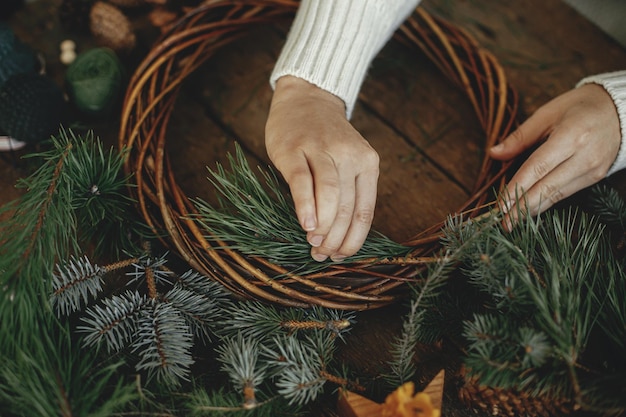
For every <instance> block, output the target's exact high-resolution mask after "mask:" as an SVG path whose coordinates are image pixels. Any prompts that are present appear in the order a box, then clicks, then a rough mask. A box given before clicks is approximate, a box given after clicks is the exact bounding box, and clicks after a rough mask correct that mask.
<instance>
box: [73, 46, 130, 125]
mask: <svg viewBox="0 0 626 417" xmlns="http://www.w3.org/2000/svg"><path fill="white" fill-rule="evenodd" d="M123 79H124V67H123V66H122V63H121V62H120V60H119V59H118V58H117V55H115V52H113V51H112V50H111V49H108V48H94V49H90V50H89V51H86V52H84V53H82V54H80V55H78V57H77V58H76V60H75V61H74V62H73V63H72V64H71V65H70V66H69V67H68V69H67V72H66V73H65V82H66V88H67V93H68V96H69V98H70V100H71V101H72V103H73V104H74V105H75V106H76V108H77V109H78V110H80V111H81V112H83V113H86V114H89V115H92V116H106V115H108V114H109V113H110V112H111V110H112V109H113V108H114V107H115V105H116V104H117V101H118V99H119V97H120V93H121V91H122V83H123Z"/></svg>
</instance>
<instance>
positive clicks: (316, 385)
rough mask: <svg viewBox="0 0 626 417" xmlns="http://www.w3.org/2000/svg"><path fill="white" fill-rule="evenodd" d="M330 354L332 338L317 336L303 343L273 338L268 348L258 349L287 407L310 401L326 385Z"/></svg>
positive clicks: (294, 338)
mask: <svg viewBox="0 0 626 417" xmlns="http://www.w3.org/2000/svg"><path fill="white" fill-rule="evenodd" d="M314 335H315V333H314ZM332 351H333V343H332V337H329V336H326V337H324V336H322V335H321V334H320V333H317V337H306V338H304V339H298V338H296V337H293V336H291V337H290V336H282V337H275V338H274V339H273V343H272V345H271V346H269V345H263V346H262V355H263V356H264V357H265V358H266V360H267V362H268V364H269V366H270V367H271V375H272V377H273V378H274V379H275V384H276V387H277V389H278V393H279V394H280V395H282V396H284V397H285V398H286V399H287V400H288V401H289V404H298V405H303V404H306V403H308V402H310V401H313V400H315V399H316V398H317V396H318V395H320V394H321V393H322V391H323V388H324V385H325V383H326V381H328V376H326V364H328V363H330V360H331V354H332Z"/></svg>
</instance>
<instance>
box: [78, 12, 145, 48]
mask: <svg viewBox="0 0 626 417" xmlns="http://www.w3.org/2000/svg"><path fill="white" fill-rule="evenodd" d="M89 25H90V28H91V33H92V34H93V35H94V37H95V38H96V40H97V41H98V43H99V44H100V45H101V46H106V47H108V48H111V49H113V50H114V51H116V52H128V51H131V50H132V49H133V48H134V47H135V43H136V42H137V38H136V37H135V33H134V32H133V28H132V25H131V23H130V20H128V18H127V17H126V16H125V15H124V13H122V11H121V10H120V9H118V8H117V7H116V6H114V5H112V4H108V3H105V2H102V1H98V2H96V3H94V5H93V6H92V8H91V13H90V14H89Z"/></svg>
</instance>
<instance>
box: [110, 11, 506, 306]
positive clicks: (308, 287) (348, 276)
mask: <svg viewBox="0 0 626 417" xmlns="http://www.w3.org/2000/svg"><path fill="white" fill-rule="evenodd" d="M297 7H298V2H297V1H295V0H247V1H226V0H221V1H214V2H210V3H209V4H204V5H202V6H200V7H198V8H197V9H195V10H193V11H192V12H190V13H189V14H187V15H186V16H184V17H183V18H182V19H181V20H180V21H179V22H178V23H177V24H176V25H175V26H174V27H173V28H172V30H171V31H170V32H169V33H168V34H166V35H165V36H164V37H163V38H162V39H161V40H160V41H159V42H158V43H157V45H156V46H155V47H154V48H153V49H152V50H151V51H150V53H149V54H148V55H147V56H146V58H145V59H144V60H143V62H142V63H141V64H140V65H139V67H138V68H137V70H136V72H135V74H134V75H133V77H132V79H131V80H130V84H129V87H128V90H127V93H126V97H125V103H124V108H123V111H122V121H121V128H120V134H119V144H120V148H127V149H129V151H130V152H129V153H128V158H127V160H126V165H125V168H126V171H127V172H128V173H131V174H133V179H134V181H135V182H136V184H135V185H136V187H132V188H131V192H133V193H134V197H135V198H136V200H137V202H138V206H139V210H140V211H141V214H142V215H143V217H144V218H145V220H146V222H147V223H148V224H149V225H150V226H151V227H152V228H154V229H155V230H157V231H162V230H166V231H167V237H166V238H164V239H163V242H164V243H165V244H166V245H168V246H171V247H173V248H174V250H175V251H176V252H177V253H178V254H180V256H182V257H183V258H184V260H185V261H186V262H188V263H189V265H190V266H191V267H192V268H194V269H196V270H198V271H199V272H201V273H203V274H205V275H208V276H210V277H212V278H213V279H215V280H217V281H219V282H221V283H222V284H224V285H225V286H226V287H227V288H229V289H230V290H231V291H233V292H234V293H236V294H239V295H242V296H245V297H249V298H256V299H260V300H264V301H268V302H273V303H279V304H282V305H286V306H298V307H308V306H311V305H320V306H323V307H328V308H335V309H349V310H366V309H371V308H377V307H381V306H383V305H386V304H389V303H391V302H393V301H394V300H396V299H397V298H398V297H399V296H400V292H401V290H402V287H403V286H404V285H405V283H406V282H407V281H410V280H412V279H415V277H416V276H417V275H418V273H419V271H420V270H421V269H422V268H424V265H425V263H427V262H430V261H431V260H432V258H430V257H429V256H430V255H432V254H433V253H434V252H435V250H436V249H437V247H438V240H439V232H440V229H441V227H442V226H443V222H442V223H439V224H435V225H433V226H432V227H430V228H428V229H427V230H425V231H422V232H421V233H418V234H417V235H416V236H415V237H414V238H413V239H411V240H410V241H409V242H406V245H407V246H409V247H411V248H412V252H411V257H410V259H407V260H406V261H403V260H402V259H393V260H382V261H375V260H373V261H372V262H359V263H353V264H341V265H330V266H329V267H328V268H327V269H325V270H323V271H322V272H317V273H311V274H309V275H298V274H295V273H291V272H290V271H288V270H286V269H284V268H282V267H280V266H278V265H275V264H273V263H271V262H270V261H268V260H267V259H263V258H260V257H246V256H244V255H243V254H241V253H238V252H236V251H234V250H231V249H229V248H228V247H227V245H226V243H223V242H219V241H218V242H217V243H216V242H214V241H211V242H209V241H208V240H207V239H206V238H205V237H204V236H203V235H204V233H205V231H204V230H201V229H200V228H199V226H198V225H197V224H196V223H195V222H194V221H193V220H191V219H190V217H191V215H193V214H195V209H194V207H193V204H192V203H191V202H190V199H189V198H188V197H187V196H186V195H185V194H184V192H183V191H182V190H181V188H180V187H179V186H178V184H177V182H176V178H175V173H174V170H173V168H172V166H171V165H170V162H169V160H168V158H167V155H166V152H165V142H166V140H167V138H166V131H167V125H168V121H169V119H170V116H171V113H172V110H173V107H174V102H175V100H176V97H177V94H178V91H179V89H180V87H181V84H182V83H183V81H184V80H185V78H186V77H187V76H188V75H189V74H191V73H192V72H193V71H194V70H195V69H197V68H198V67H199V66H200V65H202V63H204V62H205V61H206V60H207V59H208V58H210V57H211V56H212V55H213V53H214V52H215V51H217V50H218V49H219V48H222V47H225V46H227V45H228V44H230V43H231V42H233V41H234V40H235V39H238V38H239V37H241V36H244V35H246V34H247V33H248V32H249V30H250V29H251V28H253V27H254V26H256V25H259V24H272V23H276V22H279V21H281V20H285V19H289V18H291V17H292V16H293V14H294V13H295V11H296V10H297ZM396 38H397V39H398V40H399V41H400V42H402V43H404V44H406V45H407V46H408V47H409V48H410V49H411V50H413V51H421V52H422V53H425V54H426V55H427V56H428V57H429V59H430V60H432V61H433V63H435V64H436V65H437V66H438V67H439V68H440V69H441V71H442V72H443V74H444V75H445V76H446V77H447V78H448V79H449V80H450V81H451V82H452V83H454V84H456V85H458V86H459V87H460V88H462V90H463V91H464V92H465V93H466V95H467V97H468V99H469V100H470V102H471V104H472V106H473V108H474V110H475V112H476V116H477V117H478V119H479V121H480V123H481V125H482V127H483V129H484V131H485V137H486V140H485V144H484V145H485V148H488V147H490V146H492V145H493V144H495V143H496V142H498V141H499V140H501V139H502V138H504V137H505V136H506V135H507V133H508V132H510V131H511V129H512V128H513V126H514V124H515V117H516V114H517V96H516V94H515V93H514V91H513V90H512V89H511V88H510V87H509V86H508V84H507V80H506V76H505V74H504V71H503V70H502V68H501V67H500V65H499V64H498V62H497V60H496V59H495V58H494V57H493V56H492V55H491V54H490V53H489V52H487V51H485V50H483V49H481V48H480V47H479V46H478V45H477V44H476V42H475V41H474V40H473V39H472V38H471V37H470V36H469V35H468V34H467V33H465V32H464V31H462V30H459V29H458V28H456V27H454V26H453V25H451V24H449V23H446V22H445V21H443V20H441V19H438V18H435V17H434V16H431V15H429V14H428V13H427V12H426V11H425V10H423V9H422V8H418V9H417V10H416V11H415V13H413V15H412V16H411V17H410V18H409V19H408V20H407V21H406V22H405V23H404V25H403V26H402V27H401V28H400V29H399V30H398V32H397V34H396ZM485 154H486V152H485ZM507 167H508V165H507V164H500V163H496V162H495V161H493V160H491V159H489V158H488V157H487V156H485V159H484V160H483V162H482V166H481V169H480V173H479V175H478V179H477V182H476V185H475V188H474V192H473V195H472V196H471V197H470V198H469V199H468V200H467V202H466V203H465V204H464V205H463V206H462V207H460V208H459V210H458V211H459V212H465V213H467V216H468V217H471V216H474V215H479V214H481V213H484V212H485V206H488V205H489V204H490V201H489V199H490V198H492V197H490V195H491V193H490V191H491V190H492V189H494V188H496V189H499V187H502V186H503V185H504V174H505V172H506V170H507ZM215 245H219V246H221V247H220V250H215Z"/></svg>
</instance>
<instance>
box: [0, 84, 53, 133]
mask: <svg viewBox="0 0 626 417" xmlns="http://www.w3.org/2000/svg"><path fill="white" fill-rule="evenodd" d="M64 115H65V99H64V98H63V92H62V91H61V88H60V87H59V86H58V85H57V84H56V83H55V82H54V81H53V80H52V79H51V78H49V77H46V76H45V75H41V74H36V73H24V74H15V75H13V76H11V77H10V78H9V79H8V80H7V81H6V82H5V83H4V84H3V85H2V87H1V88H0V129H2V131H3V132H4V133H6V134H7V135H9V136H11V137H12V138H14V139H17V140H19V141H21V142H28V143H35V142H39V141H42V140H45V139H48V138H49V137H50V135H53V134H55V133H57V132H58V130H59V126H60V124H61V123H62V121H63V116H64Z"/></svg>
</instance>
